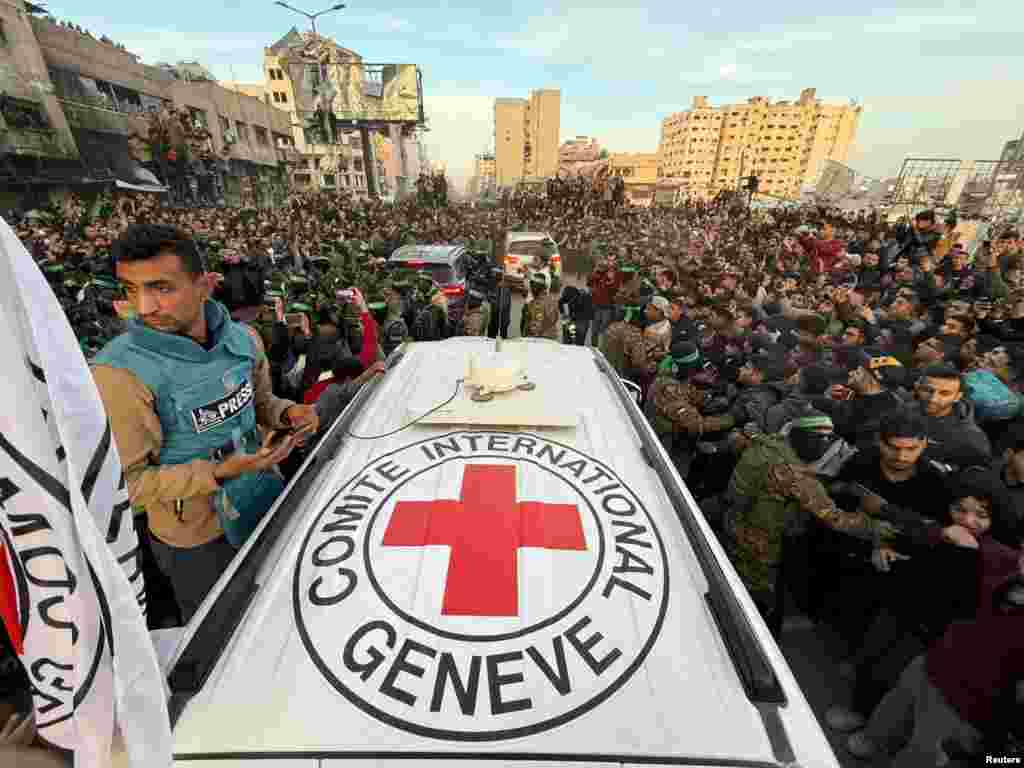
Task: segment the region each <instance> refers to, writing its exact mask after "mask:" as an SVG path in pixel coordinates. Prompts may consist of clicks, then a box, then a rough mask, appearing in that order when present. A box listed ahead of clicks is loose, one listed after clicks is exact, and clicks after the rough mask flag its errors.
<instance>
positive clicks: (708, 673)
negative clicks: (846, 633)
mask: <svg viewBox="0 0 1024 768" xmlns="http://www.w3.org/2000/svg"><path fill="white" fill-rule="evenodd" d="M495 344H496V343H495V342H494V341H493V340H488V339H480V338H453V339H449V340H447V341H441V342H432V343H410V344H406V345H405V346H403V347H401V348H399V349H398V350H396V351H395V353H393V354H392V356H391V357H390V358H389V360H388V370H387V373H386V374H384V375H383V376H381V377H378V378H377V379H376V380H375V381H374V382H372V383H370V384H367V385H366V386H365V387H363V389H362V390H361V391H360V392H359V394H358V396H357V397H356V398H355V400H354V401H353V402H352V403H351V404H350V406H349V407H348V409H347V410H346V411H345V412H344V414H343V415H342V416H341V417H340V418H339V419H338V420H337V422H335V424H334V425H333V426H332V428H331V429H330V432H329V433H328V435H327V437H326V438H325V439H324V440H323V441H322V442H321V443H320V445H319V446H318V447H317V449H316V451H315V452H314V453H313V455H311V456H310V457H309V458H308V459H307V461H306V463H305V465H304V467H303V469H302V471H301V472H300V473H299V474H298V475H297V476H296V477H295V478H294V479H293V480H292V482H291V483H290V485H289V487H288V489H287V490H286V491H285V493H284V494H283V496H282V498H281V499H280V500H279V501H278V503H277V505H276V506H275V508H274V510H273V511H272V512H271V513H270V514H269V515H268V516H267V518H266V519H265V520H264V521H263V523H262V524H261V527H260V528H259V529H258V531H257V532H256V533H255V534H254V535H253V536H252V538H251V539H250V541H249V542H248V543H247V545H246V546H245V548H244V549H243V550H242V551H241V552H240V553H239V555H238V557H237V558H236V559H235V562H234V563H233V565H232V567H231V568H230V569H229V571H228V572H227V573H225V574H224V576H223V577H222V578H221V580H220V581H219V582H218V584H217V585H216V587H215V588H214V591H213V592H212V593H211V594H210V596H209V597H208V598H207V600H206V601H205V603H204V604H203V606H202V607H201V608H200V610H199V612H198V613H197V614H196V616H195V618H194V619H193V621H192V622H191V623H190V624H189V626H188V627H186V628H185V632H184V636H183V637H182V639H181V641H180V643H179V644H178V646H177V649H176V650H175V651H174V652H173V653H172V654H171V659H170V662H169V669H170V671H169V685H170V690H171V702H170V704H171V713H172V722H173V734H174V743H175V754H176V764H177V765H182V766H188V765H196V766H203V767H204V768H205V767H206V766H209V767H210V768H228V767H229V766H230V768H240V767H241V766H247V765H253V766H260V767H261V768H264V767H265V768H271V767H273V768H328V767H330V768H346V767H347V766H352V767H353V768H354V767H355V766H359V767H361V768H362V767H364V766H400V765H405V766H409V765H415V766H456V765H458V766H461V765H475V766H486V767H487V768H492V767H496V766H516V767H518V768H527V767H536V766H561V765H564V766H569V765H587V766H611V765H617V766H633V765H641V764H643V765H675V766H725V767H727V768H754V767H755V766H756V767H758V768H772V767H774V768H781V767H782V766H789V767H790V768H792V767H793V766H805V767H806V768H829V767H830V766H838V763H837V761H836V759H835V757H834V755H833V753H832V751H831V748H830V747H829V744H828V742H827V740H826V738H825V736H824V734H823V733H822V731H821V729H820V727H819V725H818V723H817V720H816V719H815V717H814V714H813V713H812V712H811V709H810V707H809V706H808V703H807V701H806V700H805V699H804V696H803V694H802V693H801V691H800V688H799V687H798V686H797V683H796V681H795V680H794V677H793V674H792V673H791V671H790V669H789V667H788V666H787V664H786V662H785V660H784V658H783V655H782V653H781V652H780V651H779V648H778V647H777V646H776V644H775V642H774V641H773V639H772V637H771V635H770V634H769V632H768V629H767V628H766V626H765V625H764V623H763V622H762V620H761V618H760V617H759V615H758V612H757V610H756V608H755V607H754V604H753V602H752V601H751V600H750V598H749V596H748V595H747V592H746V591H745V589H744V588H743V585H742V583H741V582H740V580H739V578H738V577H737V575H736V573H735V572H734V570H733V568H732V566H731V565H730V563H729V561H728V559H727V558H726V556H725V554H724V552H723V551H722V549H721V547H720V546H719V544H718V542H717V540H716V539H715V536H714V535H713V533H712V532H711V530H710V529H709V527H708V525H707V524H706V522H705V521H704V519H703V517H702V516H701V514H700V512H699V510H698V508H697V505H696V503H695V502H694V500H693V498H692V497H691V496H690V494H689V492H688V491H687V489H686V487H685V486H684V484H683V483H682V482H681V480H680V478H679V476H678V475H677V474H676V472H675V470H674V468H673V466H672V464H671V462H670V460H669V457H668V455H667V454H666V453H665V451H664V449H663V448H662V446H661V444H660V443H659V441H658V440H657V439H656V437H655V434H654V433H653V431H652V430H651V428H650V427H649V426H648V424H647V422H646V420H645V419H644V416H643V414H642V413H641V411H640V409H639V408H638V407H637V405H636V402H635V401H634V400H633V399H632V398H631V396H630V394H629V391H628V390H627V388H626V387H625V386H624V385H623V383H622V382H621V381H620V379H619V378H618V377H617V376H616V375H615V373H614V371H613V369H612V368H611V367H610V366H609V365H608V364H607V362H606V361H605V360H604V358H603V357H601V355H600V354H599V353H597V352H596V351H594V350H592V349H591V348H589V347H577V346H563V345H559V344H555V343H553V342H550V341H547V340H526V341H516V342H499V344H500V349H496V346H495Z"/></svg>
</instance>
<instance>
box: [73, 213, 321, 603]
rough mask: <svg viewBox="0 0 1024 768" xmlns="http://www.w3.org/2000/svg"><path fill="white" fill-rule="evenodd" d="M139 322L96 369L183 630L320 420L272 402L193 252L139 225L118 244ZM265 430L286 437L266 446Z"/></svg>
mask: <svg viewBox="0 0 1024 768" xmlns="http://www.w3.org/2000/svg"><path fill="white" fill-rule="evenodd" d="M113 253H114V262H115V270H116V274H117V277H118V279H119V280H120V281H121V284H122V285H123V286H124V288H125V290H126V294H127V298H128V301H129V302H131V305H132V307H133V309H134V310H135V312H136V315H137V317H136V319H135V320H133V321H132V322H131V323H129V328H128V331H127V332H126V333H124V334H122V335H121V336H119V337H117V338H116V339H114V340H113V341H112V342H110V343H109V344H108V345H107V346H106V347H105V348H104V349H103V350H102V351H101V352H100V353H99V355H98V356H97V358H96V363H95V365H94V368H93V377H94V378H95V380H96V385H97V388H98V389H99V392H100V397H101V398H102V400H103V404H104V407H105V408H106V411H107V414H108V415H109V417H110V423H111V428H112V430H113V435H114V441H115V443H116V445H117V448H118V452H119V453H120V455H121V462H122V465H123V467H124V473H125V479H126V480H127V483H128V490H129V494H130V497H131V500H132V503H133V504H134V505H135V506H137V507H143V508H144V509H145V512H146V515H147V518H148V525H149V532H150V539H151V543H152V549H153V554H154V556H155V558H156V561H157V564H158V566H159V568H160V570H161V571H163V572H164V573H165V574H166V575H167V577H168V578H169V579H170V581H171V584H172V586H173V587H174V592H175V597H176V600H177V602H178V606H179V609H180V612H181V618H182V620H184V621H186V622H187V621H188V620H189V619H190V618H191V616H192V615H193V613H195V611H196V609H197V608H198V607H199V604H200V603H201V602H202V600H203V598H204V597H205V596H206V594H207V592H208V591H209V590H210V588H211V587H212V586H213V584H214V583H215V582H216V581H217V579H218V578H219V577H220V575H221V573H223V571H224V569H225V568H226V567H227V565H228V563H229V562H230V561H231V559H232V557H233V556H234V553H235V551H236V548H237V547H239V546H241V544H242V543H244V540H245V538H246V536H248V534H249V533H251V531H252V530H253V529H254V528H255V526H256V524H258V522H259V520H260V519H261V518H262V517H263V515H264V514H265V513H266V512H267V510H269V509H270V507H271V505H272V504H273V502H274V500H275V499H276V498H277V496H278V495H279V494H280V492H281V490H283V487H284V484H283V481H282V479H281V476H280V473H278V472H277V471H276V467H277V465H278V464H279V463H280V462H282V461H283V460H284V459H285V458H286V457H287V456H288V455H289V454H290V453H291V451H292V449H293V448H294V447H295V446H296V445H301V444H302V443H303V442H304V441H305V440H306V439H307V438H308V437H310V436H312V435H313V434H315V433H316V431H317V429H318V427H319V422H318V418H317V414H316V411H315V409H313V408H312V407H311V406H304V405H297V404H295V403H293V402H291V401H289V400H283V399H281V398H278V397H275V396H274V395H273V393H272V388H271V375H270V363H269V362H268V360H267V355H266V353H265V351H264V349H263V343H262V341H261V340H260V338H259V335H258V334H257V333H256V332H255V331H254V330H252V329H251V328H248V327H247V326H245V325H243V324H241V323H237V322H234V321H232V320H231V318H230V317H229V315H228V312H227V310H226V309H225V307H224V306H223V305H222V304H219V303H217V302H215V301H212V300H210V291H211V285H210V280H209V279H208V276H207V273H206V272H205V269H204V266H203V262H202V257H201V256H200V253H199V251H198V249H197V247H196V244H195V242H194V241H192V239H191V238H189V237H188V236H187V235H185V234H184V233H183V232H181V231H180V230H177V229H175V228H173V227H168V226H161V225H135V226H133V227H131V228H129V230H128V231H127V232H126V233H125V234H124V235H123V236H122V237H121V238H120V239H119V240H118V241H117V242H116V243H115V244H114V251H113ZM260 428H263V429H264V430H289V431H290V434H288V435H287V436H286V437H284V438H283V439H281V440H280V441H278V442H274V443H273V444H271V443H269V442H267V443H265V442H264V441H263V440H262V439H261V437H260V434H261V433H260Z"/></svg>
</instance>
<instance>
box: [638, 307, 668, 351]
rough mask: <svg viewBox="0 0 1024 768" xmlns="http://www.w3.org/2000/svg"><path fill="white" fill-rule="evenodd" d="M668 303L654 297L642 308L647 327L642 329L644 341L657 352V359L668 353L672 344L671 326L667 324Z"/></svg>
mask: <svg viewBox="0 0 1024 768" xmlns="http://www.w3.org/2000/svg"><path fill="white" fill-rule="evenodd" d="M669 306H670V305H669V301H668V299H666V298H665V297H664V296H654V297H653V298H652V299H651V300H650V301H649V302H648V303H647V306H646V307H645V308H644V314H645V315H646V317H647V327H646V328H644V340H645V341H647V342H648V343H649V344H651V345H652V351H653V350H655V349H656V350H657V351H658V355H657V357H658V359H659V360H660V359H661V357H662V356H663V355H665V354H667V353H668V348H669V347H670V346H671V343H672V324H671V322H669V319H668V313H669Z"/></svg>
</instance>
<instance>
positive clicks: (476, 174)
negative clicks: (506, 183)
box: [466, 152, 497, 197]
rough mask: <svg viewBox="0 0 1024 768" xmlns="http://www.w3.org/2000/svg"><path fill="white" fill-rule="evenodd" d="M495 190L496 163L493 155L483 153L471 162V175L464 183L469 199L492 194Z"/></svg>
mask: <svg viewBox="0 0 1024 768" xmlns="http://www.w3.org/2000/svg"><path fill="white" fill-rule="evenodd" d="M496 189H497V163H496V161H495V159H494V153H492V152H483V153H481V154H479V155H477V156H476V157H475V158H474V160H473V174H472V175H471V176H470V177H469V180H468V181H467V183H466V194H467V195H469V196H470V197H476V196H479V195H488V194H492V193H493V192H494V191H495V190H496Z"/></svg>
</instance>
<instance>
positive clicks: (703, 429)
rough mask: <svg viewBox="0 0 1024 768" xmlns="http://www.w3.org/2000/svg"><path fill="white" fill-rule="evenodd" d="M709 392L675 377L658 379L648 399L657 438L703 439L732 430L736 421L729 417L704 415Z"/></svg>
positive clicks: (649, 412) (649, 413)
mask: <svg viewBox="0 0 1024 768" xmlns="http://www.w3.org/2000/svg"><path fill="white" fill-rule="evenodd" d="M706 398H707V395H706V392H705V391H704V390H703V389H701V388H700V387H696V386H694V385H693V384H689V383H686V382H682V381H679V380H678V379H677V378H675V377H674V376H658V377H657V378H656V379H655V380H654V383H653V384H652V385H651V391H650V394H649V396H648V398H647V407H646V409H645V410H646V411H647V416H648V418H650V419H651V422H652V423H653V425H654V431H655V432H657V433H658V436H659V437H660V436H662V435H672V434H675V433H682V434H686V435H693V436H695V437H700V436H701V435H703V434H706V433H709V432H720V431H722V430H726V429H730V428H731V427H732V426H733V425H734V424H735V423H736V420H735V419H733V417H732V416H730V415H729V414H723V415H721V416H704V415H703V414H701V409H702V408H703V407H704V402H705V400H706Z"/></svg>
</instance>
